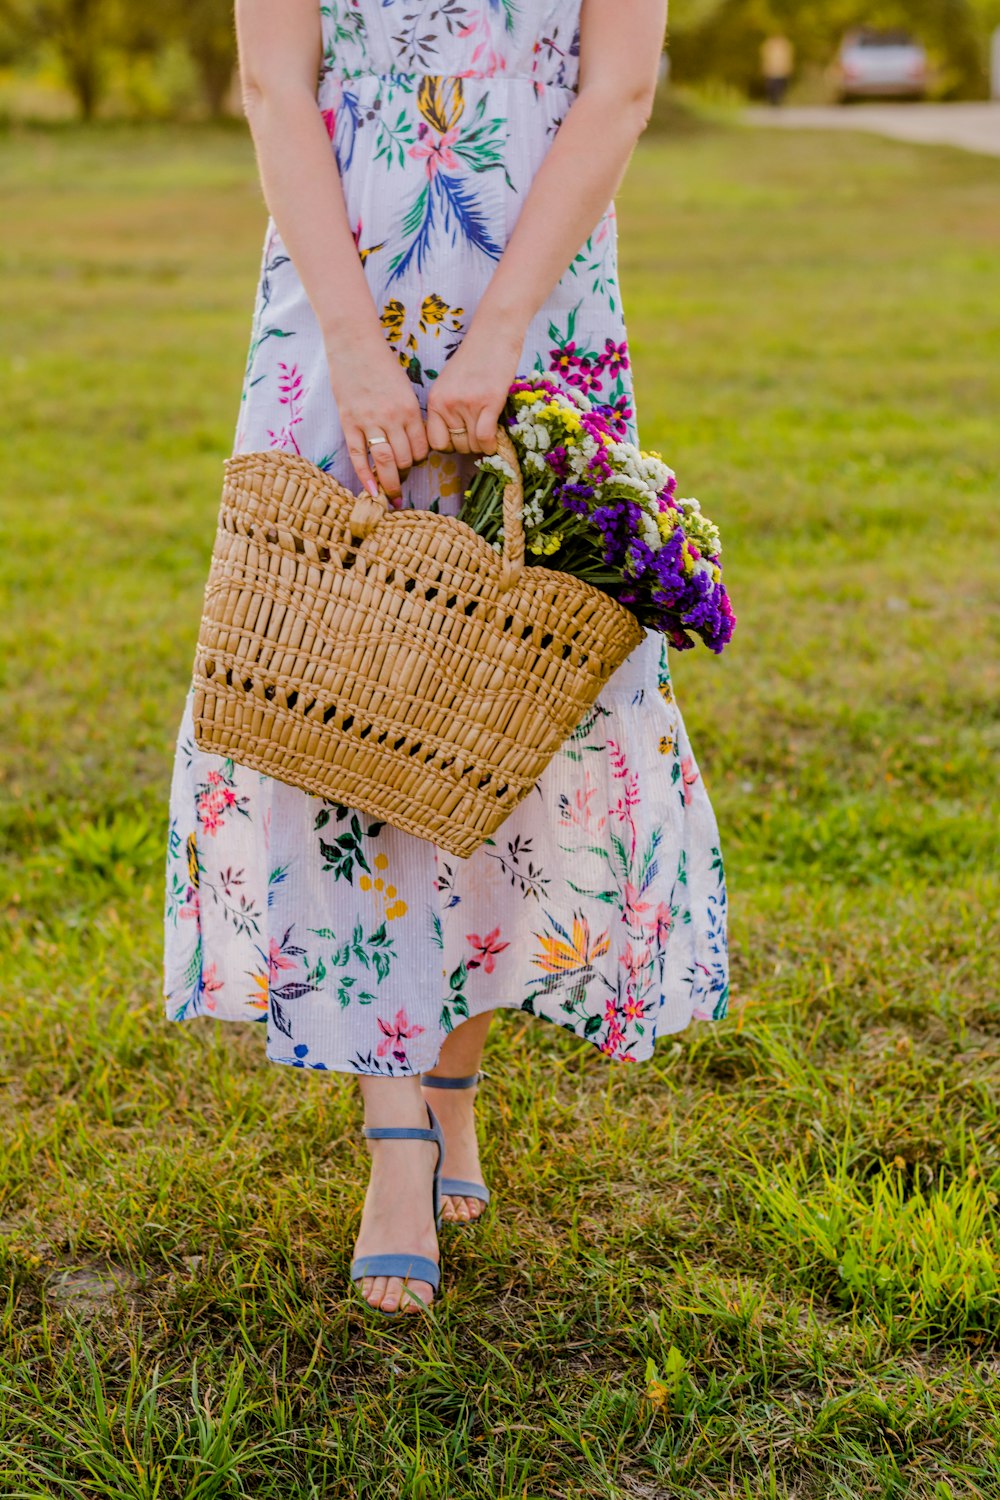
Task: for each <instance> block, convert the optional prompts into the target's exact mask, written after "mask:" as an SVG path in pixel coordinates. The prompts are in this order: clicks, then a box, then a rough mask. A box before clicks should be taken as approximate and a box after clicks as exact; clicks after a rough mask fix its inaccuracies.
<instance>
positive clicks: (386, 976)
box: [163, 0, 729, 1077]
mask: <svg viewBox="0 0 1000 1500" xmlns="http://www.w3.org/2000/svg"><path fill="white" fill-rule="evenodd" d="M578 22H579V6H578V4H577V3H576V0H538V3H535V4H531V5H529V4H527V3H526V0H516V3H512V0H511V3H507V0H444V3H443V4H442V3H439V0H384V3H383V0H336V3H335V4H334V3H331V4H329V5H326V6H324V7H322V24H323V63H322V69H321V76H320V79H319V83H318V88H317V97H316V105H317V109H318V111H319V113H320V116H321V118H322V121H323V124H324V127H325V130H326V134H327V137H328V139H329V141H330V150H331V152H332V153H333V155H334V158H335V160H336V163H337V166H338V168H339V171H340V175H341V180H342V182H343V188H344V200H345V203H346V207H347V213H348V222H349V225H350V228H351V232H352V234H353V236H354V241H355V245H356V247H357V253H358V258H359V260H360V262H361V265H362V268H363V271H364V276H365V279H366V281H367V284H368V287H369V290H370V292H371V297H372V304H373V315H374V316H375V317H377V318H378V319H379V320H380V325H381V328H382V332H383V335H384V337H385V339H386V343H387V345H388V347H389V348H390V349H391V350H393V352H394V354H395V356H396V357H397V358H398V359H399V361H400V364H401V365H402V366H403V368H404V369H405V370H406V372H407V374H408V376H409V379H410V381H411V383H412V389H413V391H414V393H415V394H416V397H417V400H418V401H419V403H420V405H421V407H422V408H423V409H424V410H426V405H427V398H428V394H429V391H430V389H431V386H432V384H433V381H434V380H435V379H436V378H437V375H438V374H439V373H440V371H441V370H442V369H443V367H444V364H445V362H446V361H447V360H448V359H449V358H451V357H452V356H453V355H454V353H455V350H456V349H457V348H458V347H459V345H460V343H461V340H462V338H463V337H464V336H465V333H466V331H467V329H468V327H469V325H470V323H471V321H472V318H473V316H474V314H475V311H476V308H477V307H478V305H479V302H480V299H481V297H482V295H483V292H484V291H485V289H486V287H487V285H488V284H489V278H490V276H491V274H492V271H493V269H494V267H495V265H496V261H497V258H498V256H499V255H500V254H501V253H502V251H503V248H504V246H505V244H506V243H507V239H508V237H509V234H510V231H511V228H512V227H513V224H514V223H515V222H516V220H517V216H518V214H519V213H520V211H521V208H522V206H523V204H524V201H525V198H526V195H527V194H528V192H529V191H530V189H531V184H532V180H533V178H534V175H535V173H536V172H537V170H538V168H539V166H540V165H541V163H542V161H543V160H544V158H545V154H546V152H547V150H548V149H549V146H550V145H551V143H552V140H553V138H554V136H555V134H556V132H557V130H558V128H559V125H560V122H561V121H562V120H563V119H564V118H565V116H566V113H567V112H568V110H569V109H570V108H571V107H572V104H573V100H574V98H575V88H576V83H577V67H578V59H579V34H578V32H579V27H578ZM533 371H536V372H539V373H542V374H544V375H546V376H547V377H548V378H550V379H554V380H555V381H556V382H557V383H559V384H560V385H562V386H563V388H564V389H566V390H567V391H569V392H574V391H583V392H586V393H589V394H592V395H596V396H597V398H598V399H600V400H601V401H605V402H609V403H613V404H614V405H615V406H616V407H617V409H618V410H619V411H620V413H621V414H622V417H623V419H624V420H625V422H626V424H627V426H628V429H629V436H630V438H631V439H633V440H634V439H635V438H636V437H637V435H638V434H637V430H636V426H635V417H634V407H635V401H634V391H633V386H632V369H631V361H630V358H629V352H628V339H627V332H626V327H625V323H624V319H623V316H622V310H621V303H620V296H619V291H618V267H617V244H616V230H615V217H614V209H613V205H609V207H608V210H607V212H606V213H605V214H604V215H603V217H602V218H601V220H600V222H599V223H598V225H597V226H596V228H595V230H594V232H593V233H592V234H591V235H590V236H589V238H588V239H587V241H586V243H585V244H584V245H581V247H580V250H579V253H578V254H577V255H576V256H575V257H574V258H573V260H572V262H571V263H570V265H569V266H567V269H566V272H565V274H564V275H563V276H562V277H561V279H560V281H559V282H558V284H557V285H556V286H555V287H554V288H553V291H552V293H551V295H550V296H549V297H548V298H547V299H546V302H545V305H544V306H543V307H542V308H540V309H539V311H538V313H537V315H536V316H535V317H534V318H533V319H532V321H531V323H530V325H529V327H528V331H527V336H526V338H525V342H524V347H523V351H522V357H521V361H520V373H523V374H525V375H527V374H530V373H532V372H533ZM272 445H274V446H276V447H279V448H281V449H282V450H284V451H286V452H291V453H294V452H299V453H301V454H302V455H303V457H305V458H307V459H309V460H310V461H311V462H313V463H316V464H318V465H320V467H322V468H324V469H326V470H328V472H329V473H330V474H332V475H333V477H334V478H336V479H337V480H339V481H340V482H341V483H343V484H345V485H347V487H348V488H350V489H352V490H355V491H356V490H357V488H358V486H357V481H356V478H355V475H354V473H353V470H352V468H351V465H350V462H349V460H348V456H347V452H346V448H345V444H344V434H343V431H342V428H341V425H340V420H339V415H338V412H337V407H336V403H335V401H334V398H333V393H332V386H331V381H330V367H329V360H328V355H327V350H326V347H325V344H324V340H323V337H322V334H321V331H320V329H319V327H318V325H317V322H316V319H315V317H314V314H313V312H312V309H311V308H310V306H309V302H308V299H307V297H306V295H305V292H304V289H303V287H302V285H301V282H300V280H299V278H298V275H297V273H296V270H295V267H294V265H293V263H292V261H291V259H290V257H289V255H288V252H287V249H286V247H285V246H284V244H283V242H282V240H281V236H280V234H279V233H278V230H277V228H276V226H275V225H274V223H273V221H268V224H267V226H266V230H265V234H264V244H263V251H262V256H261V262H260V271H259V282H258V286H257V293H256V298H255V303H254V308H253V316H252V319H251V327H250V342H249V351H248V354H247V360H246V367H245V373H244V380H243V389H242V393H241V403H240V411H239V420H238V422H237V427H236V434H235V444H234V451H235V452H240V453H245V452H254V451H262V450H266V449H268V448H270V447H271V446H272ZM471 477H472V465H471V462H470V461H469V460H467V459H463V458H461V457H460V456H456V455H454V454H442V453H434V454H432V455H431V456H430V459H429V460H428V461H427V462H426V463H425V464H422V465H420V466H418V467H417V468H414V469H413V470H412V471H411V473H410V474H409V475H408V477H407V478H406V480H405V481H404V486H403V499H404V504H406V505H408V506H413V507H415V508H419V509H433V510H437V511H439V512H440V513H442V514H445V515H456V514H457V513H458V511H459V509H460V506H461V503H462V493H463V490H464V489H465V488H466V487H467V485H468V483H469V481H470V479H471ZM195 629H196V621H192V636H193V635H194V632H195ZM165 875H166V881H165V893H164V894H165V901H164V983H163V989H164V999H165V1007H166V1013H167V1015H168V1016H170V1017H172V1018H174V1019H177V1020H188V1019H191V1018H193V1017H196V1016H200V1017H214V1018H215V1019H217V1020H227V1021H246V1022H254V1023H259V1025H258V1027H257V1030H258V1032H259V1034H260V1035H261V1036H262V1038H263V1039H265V1046H266V1055H267V1057H268V1058H269V1059H270V1060H271V1061H273V1062H275V1063H281V1064H284V1065H287V1066H289V1067H293V1068H300V1069H318V1070H334V1071H339V1072H347V1073H355V1074H373V1075H378V1076H384V1077H400V1076H404V1075H405V1076H410V1075H412V1074H414V1073H418V1072H421V1071H423V1070H425V1069H427V1068H431V1067H433V1066H434V1064H435V1063H436V1062H437V1060H438V1057H439V1054H440V1051H441V1046H442V1044H443V1042H444V1040H445V1038H446V1037H447V1036H448V1035H449V1034H450V1032H451V1031H453V1030H454V1029H455V1027H457V1026H461V1024H462V1022H463V1021H465V1020H466V1019H467V1018H468V1017H470V1016H473V1015H477V1014H480V1013H481V1012H483V1011H485V1010H492V1009H500V1010H514V1011H518V1012H521V1013H522V1014H523V1013H530V1014H532V1015H534V1016H537V1017H539V1018H541V1019H545V1020H549V1021H551V1022H553V1023H554V1024H555V1025H556V1026H558V1027H560V1028H564V1029H565V1031H566V1032H567V1033H568V1034H569V1035H570V1036H572V1037H573V1038H575V1039H577V1040H579V1041H581V1042H586V1043H589V1044H592V1045H593V1046H594V1047H595V1048H597V1049H599V1050H600V1052H601V1054H602V1055H603V1056H604V1057H606V1058H608V1059H609V1060H612V1061H616V1062H619V1061H620V1062H638V1061H642V1060H643V1059H645V1058H648V1057H650V1056H651V1055H652V1053H653V1049H654V1044H655V1041H656V1038H657V1037H658V1036H662V1035H665V1034H669V1033H671V1032H677V1031H680V1030H682V1029H683V1028H684V1027H686V1026H688V1025H689V1024H690V1022H691V1021H692V1019H700V1020H713V1019H714V1020H719V1019H721V1018H722V1017H723V1016H724V1015H725V1014H726V1009H727V1005H728V994H729V991H728V978H727V954H726V886H725V875H724V870H723V862H722V856H721V853H720V841H719V835H718V829H717V826H716V822H715V817H714V814H713V811H712V806H711V803H710V801H709V797H708V793H707V791H706V787H705V779H704V776H703V774H702V771H701V768H700V767H699V765H698V762H697V760H696V758H695V755H694V752H693V750H692V747H691V744H690V742H689V740H688V736H687V732H686V729H685V726H684V721H683V718H682V716H681V713H680V709H679V707H678V704H677V702H676V700H675V698H674V694H673V690H672V687H671V684H670V673H669V667H668V664H667V658H666V647H665V644H664V643H663V642H662V640H661V638H660V637H654V636H652V635H647V636H646V638H645V640H644V641H643V643H642V645H640V646H639V647H638V648H637V650H636V651H634V652H633V653H632V654H631V656H629V658H628V659H627V661H626V662H624V663H623V664H622V666H621V667H620V668H619V670H618V671H617V672H616V673H615V674H614V676H613V677H612V678H611V680H610V681H609V682H608V683H607V685H606V686H605V688H604V690H603V691H602V693H601V695H600V697H599V698H598V699H597V701H596V702H595V703H594V704H593V705H592V706H591V708H590V709H589V710H588V712H587V713H586V714H585V716H584V718H583V719H582V720H581V722H580V723H579V724H578V725H577V727H576V729H575V730H574V731H573V733H572V734H570V735H569V736H568V738H567V739H566V741H565V743H564V744H563V746H562V748H561V749H560V751H559V753H558V754H557V755H556V756H555V758H554V759H553V760H552V762H551V763H550V764H549V765H548V766H547V767H546V769H545V772H544V773H543V775H542V776H541V777H540V778H539V779H538V781H537V783H536V785H535V787H534V788H533V790H532V791H531V792H530V793H529V795H528V796H527V797H526V798H525V799H524V801H523V802H522V803H520V804H519V805H518V807H517V808H515V810H514V812H513V813H512V814H511V816H510V817H509V818H508V819H507V821H506V822H505V823H504V824H503V826H502V827H501V828H500V829H498V830H497V832H496V834H495V835H494V836H493V838H491V839H489V840H488V841H487V842H486V843H485V844H483V845H482V847H481V848H479V849H477V850H476V852H475V853H474V854H473V855H472V857H471V858H470V859H467V860H460V859H456V858H454V857H453V856H451V855H449V854H447V853H446V852H445V851H443V850H440V849H437V848H435V846H434V845H433V844H430V843H428V842H425V841H424V840H421V839H417V838H415V837H414V836H412V835H410V834H407V833H405V832H403V831H401V830H399V829H397V828H394V827H392V826H391V825H390V824H388V823H383V822H380V821H378V820H376V819H374V818H372V817H369V816H368V815H367V814H365V813H363V812H360V811H358V810H357V809H354V808H351V807H346V806H344V805H342V804H340V803H337V802H335V801H332V800H331V799H328V798H323V797H318V796H312V795H310V794H308V793H305V792H302V791H300V790H299V789H298V788H295V787H292V786H289V785H286V784H285V783H283V782H279V781H277V780H274V779H272V778H269V777H267V776H264V775H262V774H260V773H259V772H257V771H253V770H250V769H248V768H246V767H244V766H240V765H238V764H235V763H233V762H232V761H231V760H226V759H223V758H221V757H217V756H213V755H209V754H205V753H204V752H202V751H200V750H198V748H197V746H196V745H195V743H194V739H193V694H192V691H191V689H189V691H188V695H187V699H186V701H185V704H184V708H183V713H182V716H181V723H180V726H179V730H178V737H177V746H176V753H175V757H174V766H173V775H172V780H171V789H170V816H169V828H168V838H167V852H166V870H165Z"/></svg>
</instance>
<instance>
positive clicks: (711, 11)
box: [670, 0, 1000, 93]
mask: <svg viewBox="0 0 1000 1500" xmlns="http://www.w3.org/2000/svg"><path fill="white" fill-rule="evenodd" d="M998 6H1000V0H823V3H821V4H820V3H817V0H719V3H712V0H673V3H672V4H671V30H670V37H671V46H670V50H671V55H672V61H673V69H672V73H673V76H674V77H675V78H678V79H697V78H706V77H716V78H721V79H724V80H725V81H726V82H728V83H732V84H735V85H736V86H737V87H739V88H742V89H744V90H745V91H747V92H750V91H751V90H752V89H753V88H754V87H755V86H756V83H757V81H758V80H757V74H758V55H759V48H760V43H761V41H762V40H763V38H764V37H765V36H766V35H767V34H768V33H769V32H774V31H781V32H784V33H785V35H787V36H789V37H790V38H791V40H792V41H793V42H794V44H795V50H796V55H797V57H798V60H799V62H800V64H804V65H812V66H813V67H825V66H826V65H827V64H829V63H830V61H831V60H832V58H833V56H834V54H835V52H836V50H837V46H838V45H839V43H840V40H841V38H842V37H843V35H844V33H845V31H849V30H850V29H851V27H853V26H859V25H865V26H899V27H904V28H905V29H906V30H908V31H911V32H913V33H914V34H915V35H917V36H919V37H920V38H921V40H922V41H923V42H924V43H925V44H926V45H927V46H928V47H929V48H931V49H932V50H933V51H934V52H935V54H936V55H937V56H938V57H939V59H940V60H941V62H942V63H943V64H944V67H945V69H946V82H947V83H948V85H949V89H950V91H951V92H962V93H979V92H981V90H982V86H983V80H984V46H983V39H984V35H985V31H986V29H987V27H988V20H987V15H986V12H987V11H991V12H992V11H993V10H995V9H997V8H998Z"/></svg>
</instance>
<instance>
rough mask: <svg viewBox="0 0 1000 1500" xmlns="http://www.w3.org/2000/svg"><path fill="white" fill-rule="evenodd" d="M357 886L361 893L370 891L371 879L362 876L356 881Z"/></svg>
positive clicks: (367, 876) (368, 876)
mask: <svg viewBox="0 0 1000 1500" xmlns="http://www.w3.org/2000/svg"><path fill="white" fill-rule="evenodd" d="M358 885H359V886H360V887H361V889H362V890H363V891H370V890H371V888H372V878H371V876H370V875H362V876H360V877H359V879H358Z"/></svg>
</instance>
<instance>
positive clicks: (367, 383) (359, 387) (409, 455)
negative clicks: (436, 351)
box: [327, 330, 429, 509]
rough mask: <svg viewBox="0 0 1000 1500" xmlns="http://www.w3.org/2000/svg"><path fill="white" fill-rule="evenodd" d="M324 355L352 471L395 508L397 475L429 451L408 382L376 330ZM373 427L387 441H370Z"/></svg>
mask: <svg viewBox="0 0 1000 1500" xmlns="http://www.w3.org/2000/svg"><path fill="white" fill-rule="evenodd" d="M327 358H328V361H329V365H330V384H331V386H332V387H333V396H334V400H335V401H336V403H337V411H338V413H339V416H340V425H341V427H342V428H343V431H344V438H345V441H346V443H347V451H348V453H349V454H350V458H351V463H352V464H353V465H354V472H355V473H356V474H357V476H358V479H359V480H360V482H361V484H362V485H363V486H364V488H365V489H366V490H367V491H368V493H369V494H371V495H377V494H378V492H379V489H382V490H383V491H384V492H385V494H386V495H387V496H388V497H389V499H390V500H391V501H394V502H395V504H396V507H397V509H398V506H399V503H400V502H401V500H402V489H401V485H400V480H401V477H405V475H406V474H407V473H408V472H409V470H410V469H411V468H412V467H413V465H414V464H417V463H420V462H422V460H423V459H425V458H426V457H427V454H428V451H429V449H428V444H427V429H426V427H425V426H424V417H423V412H422V411H421V409H420V402H419V401H418V400H417V393H416V391H415V390H414V387H413V382H412V381H411V380H410V377H409V376H408V375H407V373H406V371H405V370H404V369H403V367H402V365H401V364H400V363H399V360H398V358H397V356H396V354H395V352H394V351H393V350H392V349H391V348H390V347H389V345H388V344H387V343H386V341H385V338H384V337H383V335H382V333H381V330H379V332H378V333H377V334H374V335H373V336H372V337H371V338H369V339H367V340H365V342H364V343H363V344H359V345H358V346H356V347H352V348H350V349H345V348H344V346H343V344H339V345H338V346H337V347H336V349H331V348H328V349H327ZM378 433H384V434H385V436H386V438H387V439H388V442H385V443H382V442H376V443H372V442H371V437H372V435H373V434H378ZM369 453H370V460H369Z"/></svg>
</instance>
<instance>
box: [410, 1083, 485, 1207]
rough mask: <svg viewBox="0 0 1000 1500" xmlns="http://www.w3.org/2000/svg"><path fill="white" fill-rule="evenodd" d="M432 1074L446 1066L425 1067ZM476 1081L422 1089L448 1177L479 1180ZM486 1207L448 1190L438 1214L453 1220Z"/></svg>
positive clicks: (479, 1202)
mask: <svg viewBox="0 0 1000 1500" xmlns="http://www.w3.org/2000/svg"><path fill="white" fill-rule="evenodd" d="M428 1072H429V1073H430V1074H431V1076H432V1077H433V1076H434V1075H435V1074H437V1073H442V1074H447V1073H450V1072H451V1069H450V1067H448V1068H445V1067H440V1066H439V1067H436V1068H430V1069H428ZM478 1092H479V1085H478V1084H472V1085H471V1087H469V1088H464V1089H439V1088H435V1087H434V1086H433V1085H431V1086H430V1088H427V1089H425V1091H424V1097H425V1098H426V1100H427V1102H428V1103H429V1104H430V1106H431V1108H432V1109H433V1111H434V1113H435V1114H436V1115H437V1117H438V1120H439V1121H440V1122H441V1129H442V1130H443V1131H444V1140H445V1159H446V1161H447V1163H448V1165H447V1167H446V1168H445V1170H446V1172H447V1174H448V1176H449V1177H461V1178H463V1179H464V1180H465V1181H466V1182H482V1180H483V1177H482V1171H481V1169H480V1166H479V1141H478V1139H477V1138H476V1115H475V1102H476V1094H477V1093H478ZM485 1207H486V1205H485V1203H484V1202H483V1201H482V1199H481V1198H466V1197H458V1196H456V1195H454V1194H451V1193H442V1195H441V1218H442V1219H443V1220H448V1221H449V1222H450V1223H453V1222H454V1221H456V1220H459V1221H462V1222H465V1221H467V1220H469V1219H478V1217H479V1215H480V1214H481V1213H482V1212H483V1209H484V1208H485Z"/></svg>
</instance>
